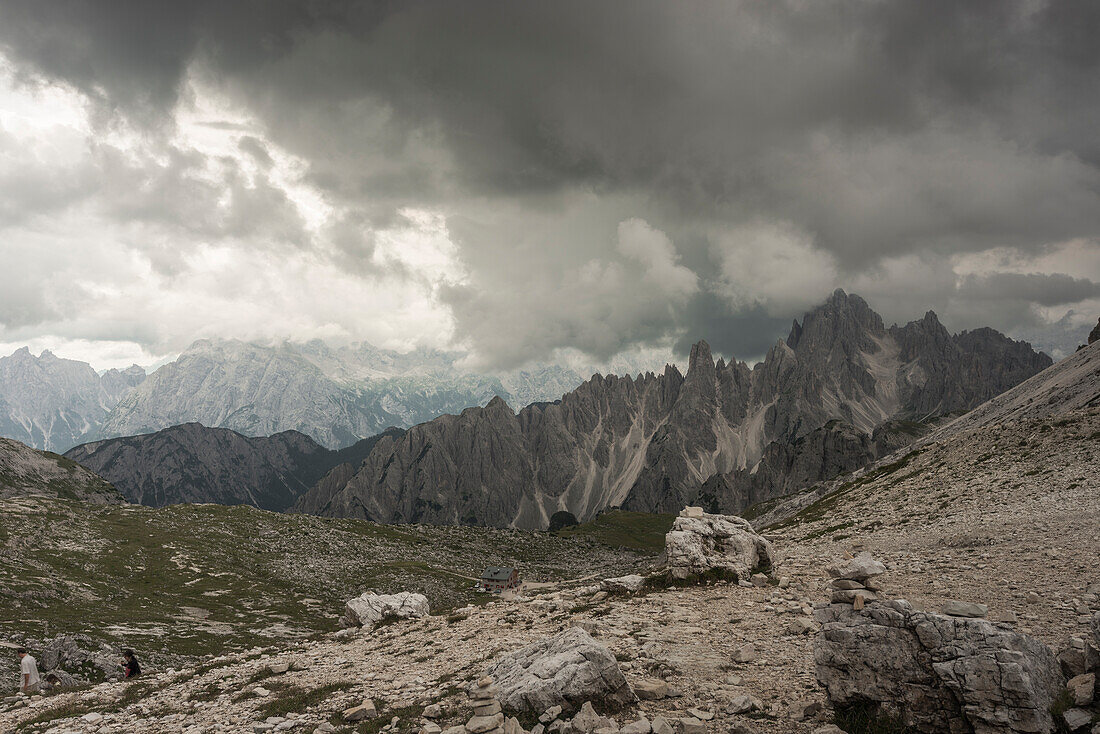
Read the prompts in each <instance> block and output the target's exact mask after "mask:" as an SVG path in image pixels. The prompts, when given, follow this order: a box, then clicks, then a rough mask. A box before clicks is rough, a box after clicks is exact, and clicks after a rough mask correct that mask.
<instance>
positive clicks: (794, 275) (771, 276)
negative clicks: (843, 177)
mask: <svg viewBox="0 0 1100 734" xmlns="http://www.w3.org/2000/svg"><path fill="white" fill-rule="evenodd" d="M712 250H713V253H714V255H715V259H716V260H717V261H718V263H719V265H720V272H719V274H718V278H717V282H716V285H715V289H716V290H717V292H718V293H719V294H720V295H721V296H723V297H724V298H725V299H726V300H727V301H728V303H729V304H730V306H731V307H732V308H733V309H735V310H745V309H749V308H752V307H754V306H761V307H763V308H764V309H765V311H766V312H767V313H769V314H771V315H784V316H785V315H787V314H791V313H798V312H800V311H802V310H804V309H806V308H808V307H810V306H813V305H814V304H817V303H820V302H821V301H822V300H823V299H824V298H825V296H826V295H828V294H829V292H830V291H832V290H833V289H834V288H835V287H836V283H837V266H836V262H835V260H834V259H833V257H832V255H830V254H829V253H828V252H825V251H824V250H820V249H818V248H816V247H815V246H814V243H813V241H812V239H811V238H810V237H809V236H808V235H806V234H805V233H804V232H801V231H800V230H798V229H797V228H796V227H794V226H793V225H790V224H775V223H769V222H756V223H753V224H749V225H745V226H742V227H738V228H734V229H727V230H723V231H720V232H718V233H716V234H715V235H714V244H713V246H712Z"/></svg>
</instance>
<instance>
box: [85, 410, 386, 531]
mask: <svg viewBox="0 0 1100 734" xmlns="http://www.w3.org/2000/svg"><path fill="white" fill-rule="evenodd" d="M400 435H401V431H400V429H389V430H388V431H387V432H385V433H383V434H380V435H378V436H373V437H371V438H367V439H363V440H362V441H359V442H357V443H356V444H353V445H352V446H349V447H348V448H345V449H341V450H339V451H333V450H330V449H326V448H324V447H323V446H321V445H319V444H318V443H317V442H315V441H314V440H313V439H311V438H310V437H309V436H306V435H305V434H302V433H298V432H297V431H284V432H282V433H277V434H275V435H273V436H261V437H256V438H249V437H246V436H242V435H241V434H239V433H237V432H235V431H231V430H229V429H228V428H207V427H205V426H203V425H200V424H198V423H187V424H184V425H180V426H174V427H172V428H166V429H164V430H162V431H157V432H156V433H150V434H144V435H138V436H128V437H125V438H114V439H105V440H102V441H94V442H92V443H87V444H81V445H80V446H77V447H75V448H72V449H70V450H69V451H67V452H65V456H66V458H69V459H72V460H73V461H76V462H78V463H80V464H82V465H84V466H86V467H88V468H89V469H91V470H92V471H94V472H96V473H97V474H99V475H100V476H102V477H105V478H107V479H109V480H110V481H111V483H112V484H114V485H115V486H116V487H117V488H118V489H119V491H120V492H122V494H123V495H124V496H125V497H126V499H127V500H129V501H130V502H135V503H138V504H143V505H149V506H152V507H162V506H164V505H170V504H179V503H184V502H192V503H193V502H216V503H218V504H223V505H252V506H253V507H259V508H262V509H265V510H276V511H282V510H285V509H287V508H288V507H290V505H292V504H293V503H294V502H295V501H296V500H297V499H298V497H299V496H301V495H302V494H303V493H305V492H306V491H307V490H308V489H309V488H310V487H312V486H313V485H314V484H316V483H317V481H318V480H319V479H321V477H323V476H324V475H326V474H327V473H328V472H330V471H331V470H332V469H333V468H334V467H337V466H341V465H345V464H346V465H347V467H348V468H347V469H345V471H350V470H351V469H352V468H354V467H355V466H357V465H358V464H359V463H360V462H361V461H362V460H363V458H364V457H366V455H367V454H369V453H370V450H371V449H372V448H373V447H374V444H375V443H377V442H378V441H379V440H381V439H382V438H383V437H395V436H400Z"/></svg>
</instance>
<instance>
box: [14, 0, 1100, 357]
mask: <svg viewBox="0 0 1100 734" xmlns="http://www.w3.org/2000/svg"><path fill="white" fill-rule="evenodd" d="M1098 7H1100V6H1098V4H1096V3H1094V2H1088V1H1086V0H1079V1H1074V2H1066V1H1058V0H1056V1H1053V2H1046V3H1043V2H1005V1H1004V0H980V1H975V2H966V3H960V2H957V1H954V0H898V1H896V2H869V1H867V0H835V1H834V0H823V1H822V2H801V1H799V0H789V1H775V2H759V3H750V2H741V3H737V2H725V1H723V2H688V3H669V2H663V1H662V2H636V3H629V4H624V3H590V2H583V3H582V2H553V3H546V2H507V3H505V2H491V3H490V2H462V3H455V2H401V3H398V2H392V3H390V2H378V3H355V2H323V1H314V2H289V1H286V2H259V1H258V0H257V1H255V2H234V3H226V2H166V1H163V0H134V1H133V2H103V3H92V2H75V0H70V1H68V2H40V1H36V0H21V1H20V0H7V1H6V2H4V3H3V4H0V44H2V46H3V48H4V49H5V52H6V53H7V54H8V55H9V57H10V58H12V59H14V60H15V61H16V62H17V63H18V64H19V65H20V68H21V69H24V70H27V71H28V73H37V74H41V75H45V76H47V77H49V78H52V79H59V80H63V81H65V82H67V83H69V84H72V85H74V86H75V87H77V88H79V89H81V90H83V91H84V92H85V93H87V94H88V95H89V96H90V97H91V98H92V99H93V100H95V101H96V103H97V105H98V109H99V112H100V115H99V119H100V120H101V121H103V124H105V125H107V124H109V123H110V121H112V120H114V119H118V118H119V117H120V116H123V117H126V118H127V119H129V120H131V121H137V122H138V123H139V124H141V125H143V126H145V127H146V128H147V129H149V130H156V129H158V128H163V127H164V126H166V125H169V124H170V119H171V117H170V115H169V114H168V113H169V111H170V109H171V108H172V106H173V105H174V104H175V103H176V101H177V99H178V98H179V95H181V94H183V93H184V86H185V85H184V80H185V78H186V76H187V75H188V74H194V75H198V76H200V77H203V78H207V79H210V80H213V81H214V82H215V83H217V84H218V85H220V86H221V87H222V88H223V89H224V90H225V91H226V92H227V93H229V94H230V95H231V96H232V97H233V98H234V99H235V100H237V101H239V102H240V103H241V104H244V105H246V106H247V107H248V109H250V110H251V111H252V112H253V113H254V114H256V115H258V116H259V118H260V120H261V121H262V123H263V125H264V132H265V135H266V137H267V139H268V140H269V141H271V142H273V143H275V144H278V145H280V146H283V147H284V148H285V149H287V150H289V151H291V152H292V153H294V154H296V155H299V156H301V157H302V158H304V159H305V160H307V161H308V162H309V165H310V176H311V178H312V180H313V182H314V183H315V184H317V185H318V186H320V187H322V188H323V189H325V190H326V191H327V192H328V193H329V195H331V196H333V197H334V198H336V199H337V200H339V201H342V202H344V203H346V204H347V205H348V206H350V207H351V208H352V209H353V210H354V212H353V215H352V216H353V217H354V218H356V219H357V221H358V219H362V220H363V221H365V222H369V223H370V224H373V225H374V226H384V225H386V224H388V223H390V222H392V221H394V218H395V212H396V211H397V210H398V209H399V208H400V207H402V206H410V205H411V206H438V207H441V208H444V209H445V210H448V211H450V212H458V213H459V214H461V215H463V216H468V215H469V212H468V211H467V209H468V208H469V207H470V206H476V207H488V208H490V209H491V208H492V207H493V206H494V205H495V204H502V205H503V204H507V205H508V207H510V208H511V207H515V208H516V209H518V210H519V211H521V212H525V213H526V214H528V215H529V216H530V222H531V226H532V227H535V226H538V224H539V223H540V222H543V221H544V220H545V219H547V218H553V217H554V216H556V215H561V216H582V215H581V214H578V210H577V208H569V207H564V208H562V209H561V210H560V211H558V210H556V209H555V207H557V206H558V204H557V202H558V198H557V197H558V196H559V195H564V194H566V193H569V192H573V193H576V192H581V193H582V194H584V195H589V196H591V197H594V198H595V199H596V200H597V202H605V201H606V202H611V203H610V204H609V205H607V212H611V211H614V212H615V215H616V217H618V221H622V220H625V219H628V218H630V217H644V218H645V219H646V221H647V222H648V223H649V224H650V225H651V226H653V227H655V228H656V229H658V230H660V231H662V232H665V233H667V235H668V236H669V238H670V239H671V241H672V243H673V244H674V246H675V247H676V248H677V249H678V251H679V255H680V256H681V257H682V261H683V262H684V263H685V264H686V265H688V266H689V267H691V268H693V269H697V268H705V267H707V265H708V264H709V255H708V252H709V250H710V249H711V248H712V247H713V246H714V243H713V241H712V237H711V236H710V234H708V233H707V232H704V233H703V234H700V233H699V230H700V229H701V228H702V229H707V230H708V232H710V231H717V230H720V229H721V228H722V227H723V226H726V225H733V224H737V223H740V222H742V221H744V220H747V219H756V220H764V221H770V222H776V223H779V224H782V225H784V226H787V225H790V226H792V227H794V228H797V229H799V230H800V231H802V232H804V233H805V235H806V238H807V240H808V241H810V242H812V243H813V246H814V247H815V248H818V249H819V250H821V251H824V252H826V253H828V254H829V255H830V256H831V257H833V258H835V261H836V263H837V269H838V277H840V278H845V277H848V276H853V277H854V276H855V275H858V274H859V273H861V272H865V271H866V270H867V269H868V268H873V267H875V266H876V265H877V264H878V262H879V261H880V260H881V259H882V258H884V257H888V256H906V255H918V256H920V257H922V258H934V257H937V256H944V255H949V254H952V253H959V252H966V251H980V250H984V249H987V248H990V247H1011V248H1016V249H1018V250H1020V251H1021V252H1023V253H1025V254H1026V253H1029V252H1031V253H1034V252H1037V251H1038V250H1039V248H1041V247H1043V246H1045V245H1048V244H1049V243H1051V242H1056V241H1061V240H1066V239H1070V238H1092V239H1095V238H1096V237H1097V236H1098V235H1100V168H1098V166H1100V136H1097V135H1096V132H1095V121H1096V120H1097V119H1100V52H1098V45H1097V44H1096V43H1095V38H1096V34H1097V32H1098V31H1100V9H1098ZM211 124H216V122H214V123H211ZM249 145H250V144H249ZM243 149H245V150H246V151H247V152H249V153H250V154H252V155H253V156H257V160H262V159H261V158H260V157H258V156H260V155H261V153H260V151H261V150H262V148H255V149H253V148H243ZM263 154H266V150H263ZM176 183H177V182H173V181H172V180H164V181H163V184H164V185H165V186H171V185H176ZM182 183H187V182H182ZM195 186H199V188H200V189H201V186H200V185H199V184H195ZM191 193H192V195H193V196H192V198H193V199H195V200H202V199H203V196H202V195H201V194H202V192H201V190H200V191H199V192H198V193H195V191H194V190H191ZM250 196H251V197H252V198H250V199H248V200H247V203H253V204H254V205H255V206H253V207H252V208H251V209H249V208H248V207H244V208H242V211H244V212H252V214H251V215H250V216H249V221H255V220H256V219H257V217H258V216H259V215H261V214H262V209H263V207H265V206H268V205H271V206H279V202H277V201H272V202H270V203H269V202H266V201H265V200H264V198H263V192H255V193H254V194H250ZM272 196H273V198H274V199H277V198H278V197H277V196H275V195H272ZM145 203H147V204H148V206H150V207H156V206H157V204H156V200H153V199H150V200H148V201H147V202H145ZM141 205H143V202H142V201H140V200H139V201H137V202H135V206H141ZM582 208H584V207H582ZM124 214H126V212H123V211H120V212H119V215H120V216H122V215H124ZM140 214H141V212H140V211H138V215H140ZM582 214H583V213H582ZM582 218H585V221H589V220H591V222H592V223H593V224H592V228H591V229H589V230H587V231H584V232H579V231H578V232H577V233H576V241H579V242H584V243H587V244H586V247H577V246H570V245H569V244H565V243H564V240H563V239H562V238H560V237H557V236H556V233H555V234H554V236H551V235H543V236H541V237H540V236H538V235H537V234H536V235H531V236H527V237H525V239H526V240H527V241H528V245H529V247H530V248H531V250H532V251H535V250H537V251H538V252H537V255H534V256H533V258H532V260H533V261H534V262H536V263H537V267H538V268H539V272H530V271H524V270H523V263H522V262H517V261H516V259H515V258H514V257H511V256H508V255H503V254H502V253H503V252H504V250H507V249H508V248H509V247H510V243H511V242H512V241H514V239H515V236H516V231H517V225H516V218H515V217H511V216H509V217H505V218H504V219H505V220H506V221H504V223H503V224H499V226H498V225H494V224H493V221H492V218H491V217H486V218H485V222H486V223H484V224H483V225H482V226H481V231H480V232H479V236H478V237H477V238H474V237H470V236H468V235H467V233H466V232H459V233H458V235H456V237H457V239H458V241H459V242H460V245H461V248H462V252H461V255H462V258H463V260H464V262H465V263H466V264H467V265H468V266H469V267H470V276H471V285H469V286H465V287H462V288H457V289H451V290H450V291H448V292H447V293H444V294H443V296H444V298H452V299H453V302H452V304H451V305H452V306H453V307H454V308H455V310H456V319H457V326H458V329H459V336H460V337H462V338H468V339H470V340H472V342H473V344H474V346H475V347H480V348H482V349H484V350H485V351H487V352H492V353H494V354H495V355H497V356H499V357H500V358H502V359H507V360H514V359H516V358H517V354H516V352H515V350H514V349H513V348H512V347H511V346H508V345H503V344H500V343H498V342H506V341H507V340H506V339H499V338H495V337H493V336H492V334H493V331H494V329H496V330H497V331H502V332H508V333H511V332H513V331H516V332H523V333H525V334H526V333H528V332H530V333H534V334H536V335H541V337H539V338H535V339H532V340H527V341H524V346H525V349H527V350H528V351H527V352H525V353H530V354H532V356H537V353H538V352H539V350H540V349H541V350H546V349H551V348H553V347H556V346H562V345H565V343H567V342H568V341H569V340H571V339H574V340H575V341H576V345H578V346H582V347H583V348H586V349H596V351H605V349H606V348H611V347H617V346H621V342H622V339H621V335H619V336H616V337H614V338H611V337H607V338H608V341H607V342H606V344H605V349H601V348H600V347H599V346H598V345H597V344H596V342H597V341H598V340H599V339H601V338H605V337H601V336H599V335H598V334H592V333H590V332H589V331H588V330H584V329H580V330H578V328H577V326H576V324H575V323H572V322H569V323H566V324H564V325H559V326H562V328H544V325H539V324H536V325H534V326H536V327H537V328H531V326H532V325H530V324H528V325H525V324H522V323H519V322H517V321H516V318H515V315H516V314H521V315H522V314H524V313H526V314H529V315H530V316H531V318H552V316H553V314H554V313H555V312H558V311H561V312H564V313H570V314H573V316H572V317H571V318H573V319H582V318H585V317H587V314H588V313H589V312H588V311H584V310H583V309H582V310H580V311H576V310H575V309H573V305H574V304H569V303H562V302H560V301H556V300H555V298H556V294H557V293H561V292H568V291H569V289H568V288H562V287H561V286H562V285H563V283H564V279H565V278H568V277H570V275H571V274H573V273H576V272H580V270H581V269H583V268H584V267H585V265H586V263H587V262H589V260H591V259H593V258H595V259H597V260H600V261H601V262H610V261H613V260H614V257H609V255H610V256H613V255H614V253H615V247H616V241H617V240H616V237H615V236H614V234H613V232H614V229H613V223H612V224H610V225H609V222H608V219H610V218H611V217H609V216H603V217H600V216H591V217H584V216H582ZM520 219H521V220H522V217H520ZM456 221H458V219H457V218H456ZM701 223H705V227H703V226H701ZM280 226H281V227H282V228H283V229H284V231H285V229H286V228H288V227H289V228H293V226H294V224H293V223H292V222H284V223H283V225H280ZM494 227H495V229H494ZM609 227H610V230H609ZM518 229H522V227H518ZM357 231H358V230H353V231H352V232H351V233H350V235H349V239H348V245H347V247H346V248H341V251H342V252H344V253H354V252H356V251H357V248H360V247H362V249H363V250H364V251H365V252H369V251H370V245H369V241H368V240H369V238H366V239H365V238H364V237H362V236H361V235H358V234H356V232H357ZM288 236H289V235H288ZM601 258H602V259H601ZM517 272H519V273H526V274H527V277H528V278H531V279H533V280H534V281H535V284H534V288H533V289H532V287H531V284H530V283H527V282H524V281H525V279H526V278H517V277H516V274H517ZM701 274H702V275H703V276H704V281H705V280H706V278H705V276H706V273H701ZM1020 277H1025V276H1020ZM1027 277H1030V276H1027ZM991 283H992V285H991ZM906 285H907V283H906V282H905V281H904V280H900V281H897V282H895V283H892V284H891V285H890V287H893V288H903V287H905V286H906ZM995 286H1005V287H1006V288H1007V290H1006V292H1010V293H1013V294H1014V296H1015V298H1016V304H1017V305H1018V306H1020V307H1021V309H1022V310H1021V312H1023V311H1026V310H1027V309H1026V308H1025V307H1026V306H1027V305H1029V304H1049V303H1051V302H1052V301H1053V300H1054V299H1057V298H1061V297H1062V296H1056V295H1053V294H1054V293H1055V292H1056V291H1059V290H1060V289H1063V288H1065V287H1070V289H1071V291H1072V292H1073V293H1094V292H1093V291H1090V290H1089V288H1088V287H1085V286H1081V284H1080V283H1079V282H1077V281H1073V282H1071V283H1068V284H1067V283H1066V282H1063V281H1056V280H1051V279H1047V280H1044V281H1040V280H1035V279H1031V280H1027V281H1026V282H1025V281H1019V282H1017V281H1012V282H997V283H994V282H993V281H989V280H988V279H987V281H983V282H974V283H970V284H967V286H966V288H963V289H961V290H960V292H959V293H956V297H962V296H965V294H966V293H970V294H971V295H972V297H973V298H974V299H975V301H976V302H980V301H982V300H983V298H984V295H983V294H984V293H986V292H988V290H989V289H990V288H993V287H995ZM532 290H534V291H535V292H537V293H539V294H540V297H541V298H544V299H546V302H545V303H543V304H540V307H539V308H537V309H536V308H531V306H530V304H529V303H527V302H526V301H527V299H529V297H530V292H531V291H532ZM610 296H611V297H613V296H614V293H611V294H610ZM1066 302H1068V301H1060V302H1059V303H1066ZM688 303H689V305H688V306H687V308H686V311H685V316H684V317H683V318H679V317H678V318H675V319H669V318H665V311H664V310H663V309H657V311H659V312H660V314H661V317H660V318H655V317H654V313H656V311H655V312H653V313H650V315H649V317H648V321H646V322H644V323H641V322H639V323H625V322H624V323H622V324H621V327H622V329H623V331H624V333H625V334H628V335H639V336H638V337H637V338H638V339H640V340H642V341H652V339H654V338H656V336H657V335H658V332H661V331H662V330H666V331H667V330H672V331H671V333H672V334H674V335H680V334H683V335H684V338H685V339H687V340H692V339H694V338H696V337H698V336H707V337H709V338H712V339H715V340H716V341H718V342H719V343H721V344H723V345H724V346H725V348H726V349H729V350H730V351H732V352H734V353H737V354H751V353H753V352H754V351H755V350H758V349H761V348H765V344H770V343H771V342H772V341H773V339H774V336H775V334H774V332H775V330H776V328H777V327H778V325H779V324H780V323H781V322H782V323H783V324H786V323H788V322H789V317H793V316H796V315H798V314H797V313H789V314H787V313H785V314H783V315H782V316H780V315H779V314H777V313H775V310H774V309H770V310H769V309H767V308H764V307H762V306H761V305H759V304H756V305H751V302H750V305H749V306H740V307H738V308H736V309H732V310H731V309H730V308H728V307H727V306H728V304H726V306H724V305H723V303H722V302H721V300H720V299H719V298H718V297H717V296H715V295H714V294H708V293H707V291H706V288H705V287H704V288H703V289H702V290H701V291H700V292H699V293H697V294H696V295H694V296H693V297H692V298H691V299H690V301H689V302H688ZM929 305H932V306H934V305H935V304H929ZM602 307H603V306H601V308H602ZM723 308H725V310H726V311H727V313H725V314H723V315H722V316H721V317H718V316H716V314H721V313H722V311H723ZM593 312H594V313H598V312H599V309H596V310H595V311H593ZM975 313H976V312H975ZM486 319H488V320H489V321H488V323H486V321H485V320H486ZM716 348H717V347H716Z"/></svg>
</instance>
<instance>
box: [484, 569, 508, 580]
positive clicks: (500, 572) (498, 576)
mask: <svg viewBox="0 0 1100 734" xmlns="http://www.w3.org/2000/svg"><path fill="white" fill-rule="evenodd" d="M512 571H513V569H511V568H507V567H505V566H489V567H488V568H486V569H485V571H484V572H482V574H481V580H482V581H507V580H508V579H510V578H512Z"/></svg>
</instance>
